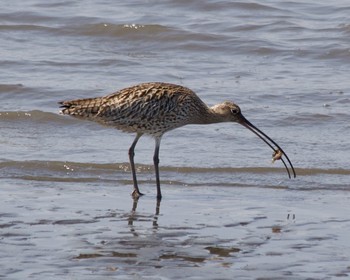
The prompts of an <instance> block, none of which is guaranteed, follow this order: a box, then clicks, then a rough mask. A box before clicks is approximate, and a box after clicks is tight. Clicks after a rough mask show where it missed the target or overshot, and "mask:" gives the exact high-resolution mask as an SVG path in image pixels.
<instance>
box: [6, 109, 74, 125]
mask: <svg viewBox="0 0 350 280" xmlns="http://www.w3.org/2000/svg"><path fill="white" fill-rule="evenodd" d="M57 112H58V109H57ZM0 121H2V122H24V121H26V122H33V123H37V124H43V123H60V124H70V123H73V124H75V123H77V120H75V119H74V118H67V117H65V116H61V115H59V114H54V113H50V112H43V111H40V110H32V111H2V112H1V111H0Z"/></svg>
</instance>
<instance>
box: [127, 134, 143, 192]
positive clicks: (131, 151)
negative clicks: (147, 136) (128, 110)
mask: <svg viewBox="0 0 350 280" xmlns="http://www.w3.org/2000/svg"><path fill="white" fill-rule="evenodd" d="M141 136H142V134H141V133H138V134H137V135H136V137H135V140H134V142H132V145H131V146H130V149H129V160H130V167H131V172H132V180H133V182H134V191H133V192H132V194H131V195H132V197H133V198H138V197H140V196H141V195H143V194H142V193H140V190H139V187H138V185H137V178H136V169H135V162H134V156H135V152H134V150H135V146H136V144H137V141H139V139H140V137H141Z"/></svg>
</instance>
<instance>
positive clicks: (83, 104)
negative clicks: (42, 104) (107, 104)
mask: <svg viewBox="0 0 350 280" xmlns="http://www.w3.org/2000/svg"><path fill="white" fill-rule="evenodd" d="M59 104H61V106H60V108H62V110H61V111H60V113H61V114H63V115H71V116H73V117H76V118H82V119H91V118H94V117H95V116H96V115H97V114H98V112H99V110H100V106H101V105H102V104H103V100H102V98H99V97H98V98H86V99H76V100H68V101H62V102H59Z"/></svg>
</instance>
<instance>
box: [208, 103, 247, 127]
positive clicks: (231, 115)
mask: <svg viewBox="0 0 350 280" xmlns="http://www.w3.org/2000/svg"><path fill="white" fill-rule="evenodd" d="M211 109H212V110H213V111H214V112H215V114H216V115H217V116H219V117H220V118H221V121H223V122H239V121H240V120H241V117H242V114H241V108H239V106H238V105H236V104H235V103H233V102H230V101H225V102H223V103H220V104H217V105H215V106H213V107H211Z"/></svg>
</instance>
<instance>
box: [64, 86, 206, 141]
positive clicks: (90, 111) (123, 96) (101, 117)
mask: <svg viewBox="0 0 350 280" xmlns="http://www.w3.org/2000/svg"><path fill="white" fill-rule="evenodd" d="M61 104H62V107H63V109H62V113H63V114H68V115H72V116H74V117H78V118H83V119H88V120H93V121H97V122H100V123H103V124H105V125H109V126H114V127H116V128H118V129H121V130H123V131H126V132H140V133H146V134H151V135H161V134H163V133H164V132H166V131H168V130H171V129H174V128H176V127H179V126H183V125H186V124H188V123H194V122H195V119H196V118H197V117H198V116H199V115H200V114H201V113H202V112H203V111H205V110H207V106H206V105H205V104H204V103H203V102H202V101H201V100H200V99H199V97H198V96H197V95H196V94H195V93H194V92H193V91H191V90H190V89H188V88H185V87H182V86H179V85H174V84H168V83H144V84H139V85H136V86H132V87H129V88H125V89H122V90H120V91H118V92H116V93H113V94H110V95H108V96H105V97H97V98H88V99H77V100H72V101H64V102H61Z"/></svg>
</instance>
